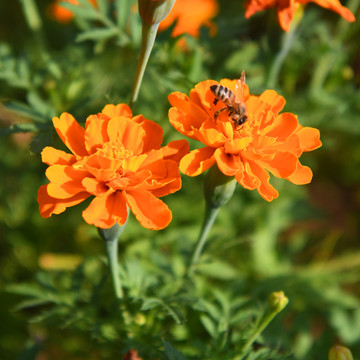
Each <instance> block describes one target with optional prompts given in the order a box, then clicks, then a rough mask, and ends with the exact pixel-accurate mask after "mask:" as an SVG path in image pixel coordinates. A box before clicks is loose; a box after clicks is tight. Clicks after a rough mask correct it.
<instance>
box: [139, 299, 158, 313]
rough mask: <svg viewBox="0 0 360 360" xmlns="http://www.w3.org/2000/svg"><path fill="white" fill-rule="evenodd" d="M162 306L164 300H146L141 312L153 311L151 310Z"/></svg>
mask: <svg viewBox="0 0 360 360" xmlns="http://www.w3.org/2000/svg"><path fill="white" fill-rule="evenodd" d="M162 304H163V302H162V300H160V299H157V298H146V299H145V300H144V301H143V304H142V306H141V309H140V310H143V311H146V310H151V309H154V308H156V307H157V306H160V305H162Z"/></svg>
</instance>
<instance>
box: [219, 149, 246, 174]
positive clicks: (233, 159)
mask: <svg viewBox="0 0 360 360" xmlns="http://www.w3.org/2000/svg"><path fill="white" fill-rule="evenodd" d="M214 157H215V160H216V164H217V166H218V168H219V170H220V171H221V172H222V173H223V174H224V175H227V176H234V175H235V174H237V173H238V172H239V170H241V168H243V164H242V162H241V159H240V157H239V156H236V155H233V154H229V153H226V152H225V150H224V148H218V149H216V151H215V153H214Z"/></svg>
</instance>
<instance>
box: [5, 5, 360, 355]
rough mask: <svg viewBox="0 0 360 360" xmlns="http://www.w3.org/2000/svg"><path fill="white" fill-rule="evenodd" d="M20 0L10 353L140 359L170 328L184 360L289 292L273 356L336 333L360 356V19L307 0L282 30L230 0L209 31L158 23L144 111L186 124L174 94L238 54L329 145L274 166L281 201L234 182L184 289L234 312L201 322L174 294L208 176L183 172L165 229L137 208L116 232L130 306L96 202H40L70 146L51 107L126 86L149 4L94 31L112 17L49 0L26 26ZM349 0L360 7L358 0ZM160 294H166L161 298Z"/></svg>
mask: <svg viewBox="0 0 360 360" xmlns="http://www.w3.org/2000/svg"><path fill="white" fill-rule="evenodd" d="M24 2H26V0H24V1H23V2H22V1H1V2H0V102H1V104H2V105H1V107H0V125H1V142H0V151H1V157H0V174H1V182H0V198H1V201H0V264H1V272H0V305H1V306H0V319H1V321H0V359H1V360H3V359H4V360H7V359H37V360H43V359H108V358H115V357H116V358H121V357H122V356H123V355H124V354H125V352H126V351H127V350H128V349H130V348H137V349H139V351H140V355H141V356H142V357H143V359H144V360H146V359H158V358H159V359H162V358H164V359H166V357H164V355H163V353H161V351H160V350H157V349H163V347H164V345H163V344H162V343H161V340H160V338H161V337H162V338H163V339H165V340H166V341H169V342H170V343H172V344H173V345H174V346H175V347H176V348H178V349H181V351H183V352H184V353H186V354H187V355H188V356H189V358H192V357H191V356H192V355H193V356H194V358H199V359H216V358H218V359H233V358H235V357H231V356H233V355H232V354H231V351H230V350H231V344H230V345H228V344H225V345H224V344H223V342H224V339H223V338H221V336H223V332H222V327H221V326H222V325H221V324H223V322H224V316H225V315H224V314H225V313H226V314H227V315H226V316H227V317H229V318H234V317H235V315H236V316H237V321H238V322H237V323H236V325H234V329H233V330H232V331H233V333H234V334H235V335H234V337H233V340H232V341H233V343H235V342H236V341H237V340H236V339H237V337H236V334H237V333H241V331H243V332H245V333H246V328H247V326H248V325H249V324H251V323H252V321H253V320H254V318H256V316H257V314H258V313H259V312H261V309H262V308H263V305H264V304H265V303H266V298H267V296H268V294H269V293H270V292H272V291H277V290H283V291H284V292H285V294H286V295H287V296H288V297H289V299H290V303H289V305H288V307H287V308H286V309H285V310H284V311H283V312H282V313H281V314H280V315H279V316H278V317H277V318H276V319H275V320H274V321H273V323H272V324H271V325H270V327H269V328H268V329H267V330H266V331H265V332H264V333H263V334H262V336H261V338H260V339H258V343H257V346H258V348H259V349H260V350H259V351H262V349H263V348H268V349H273V350H274V351H275V353H276V354H275V353H274V354H273V353H267V355H264V356H265V357H263V358H264V359H275V358H281V359H285V358H287V359H292V358H294V359H303V360H315V359H316V360H318V359H327V353H328V351H329V348H330V347H331V346H332V345H334V344H337V343H340V344H343V345H345V346H347V347H349V348H350V349H351V350H352V352H353V355H354V357H355V359H360V357H359V356H360V282H359V278H360V246H359V241H360V47H359V45H360V40H359V39H360V23H359V21H356V22H355V23H351V24H350V23H347V22H346V21H344V20H343V19H342V18H340V17H339V16H338V15H337V14H335V13H333V12H330V11H328V10H325V9H323V8H320V7H318V6H316V5H314V4H309V5H308V6H307V7H306V9H305V10H304V13H303V15H302V18H301V20H300V22H299V24H298V25H297V27H296V29H294V30H293V31H291V32H290V33H284V32H283V31H282V30H281V29H280V27H279V25H278V23H277V18H276V12H275V10H274V9H270V10H268V11H265V12H262V13H259V14H257V15H255V16H253V17H252V18H251V19H249V20H246V19H245V18H244V10H243V3H242V2H239V1H237V0H232V1H225V0H220V1H219V14H218V15H217V16H216V17H215V18H214V19H213V21H214V22H215V23H216V24H217V28H218V31H217V34H216V35H215V36H214V37H211V36H210V35H209V31H208V29H206V28H202V29H201V34H200V37H199V38H192V37H190V36H187V35H184V36H183V37H184V38H185V39H186V49H184V48H182V47H180V46H179V44H178V39H177V38H172V37H170V34H171V29H168V30H166V31H164V32H161V33H159V35H158V38H157V41H156V44H155V47H154V49H153V53H152V55H151V58H150V62H149V65H148V68H147V70H146V73H145V77H144V81H143V85H142V88H141V91H140V96H139V99H138V102H137V104H136V106H135V110H134V112H135V113H136V114H138V113H142V114H144V116H145V117H147V118H149V119H152V120H154V121H156V122H158V123H160V124H161V125H162V126H163V128H164V143H167V142H169V141H170V140H174V139H180V138H182V137H181V135H180V134H178V133H176V132H175V131H174V130H173V129H172V128H171V126H170V125H169V123H168V118H167V111H168V109H169V107H170V106H169V103H168V101H167V96H168V94H169V93H170V92H172V91H182V92H185V93H188V92H189V90H190V89H191V88H192V87H193V86H194V85H195V84H196V83H198V82H200V81H203V80H206V79H215V80H220V79H221V78H225V77H228V78H232V79H234V78H238V77H239V74H240V72H241V71H242V70H243V69H245V71H246V75H247V83H248V85H249V87H250V91H251V93H254V94H260V93H261V92H263V91H264V90H265V89H268V88H273V89H275V90H276V91H278V92H279V94H281V95H283V96H284V97H285V99H286V101H287V103H286V106H285V109H284V111H289V112H292V113H294V114H297V115H298V117H299V121H300V123H301V124H302V125H303V126H311V127H316V128H318V129H319V130H320V133H321V140H322V142H323V146H322V147H321V148H320V149H318V150H316V151H314V152H311V153H307V154H304V155H303V156H302V158H301V160H302V163H304V164H306V165H309V166H310V167H311V168H312V170H313V173H314V179H313V181H312V183H311V184H309V185H306V186H296V185H294V184H291V183H288V182H286V181H285V180H278V179H272V183H273V184H274V186H275V187H276V188H277V189H278V190H279V193H280V196H279V198H278V199H276V200H274V201H273V202H272V203H267V202H266V201H265V200H263V199H262V198H261V197H260V196H259V195H258V194H257V192H255V191H252V192H251V191H248V190H245V189H242V188H240V187H238V188H237V191H236V192H235V195H234V197H233V198H232V200H231V201H230V203H229V204H228V205H227V206H226V207H224V208H223V209H222V210H221V211H220V214H219V217H218V219H217V221H216V223H215V226H214V228H213V229H212V232H211V234H210V239H209V243H208V245H207V248H206V250H205V255H204V258H205V263H204V265H203V266H202V267H201V269H200V270H201V271H200V274H199V276H198V277H197V278H196V285H195V286H194V285H193V286H194V288H191V287H189V288H188V289H187V290H188V292H190V293H191V291H192V289H193V295H194V296H197V297H199V298H201V299H202V300H204V301H211V302H212V308H213V309H217V308H219V309H222V311H223V312H222V311H220V310H218V311H215V310H214V311H212V312H211V311H208V313H207V312H206V309H205V310H204V308H203V309H202V310H201V311H203V314H205V315H206V314H208V316H207V317H208V319H207V320H204V319H205V318H204V316H205V315H204V316H203V317H202V320H200V321H199V320H198V319H197V317H196V316H195V315H194V313H195V311H196V307H191V306H190V305H189V304H188V303H186V302H185V303H181V301H180V300H169V299H170V298H171V299H173V298H176V296H175V295H176V294H177V292H176V279H179V277H180V275H179V274H181V273H182V272H183V269H184V267H185V266H186V264H187V262H188V259H189V257H190V256H191V252H192V249H193V247H194V245H195V241H196V237H197V234H198V231H199V230H200V225H201V221H202V215H201V214H202V213H203V207H204V203H203V197H202V182H203V179H202V177H201V176H200V177H196V178H187V177H185V176H184V177H183V188H182V189H181V191H180V192H178V193H176V194H173V195H171V196H168V197H167V198H165V199H164V200H165V202H166V203H167V204H168V205H169V207H170V208H171V210H172V211H173V221H172V223H171V225H170V226H169V227H168V228H167V229H165V230H163V231H159V232H154V231H150V230H146V229H143V228H141V226H140V225H139V223H138V222H137V221H136V220H135V219H134V217H132V216H131V217H130V220H129V223H128V225H127V228H126V230H125V232H124V234H123V236H122V238H121V242H120V261H121V263H122V264H123V266H124V268H125V270H126V274H127V275H126V276H127V277H126V276H125V275H124V276H125V278H126V279H127V280H126V281H125V287H126V288H127V291H128V293H129V294H130V295H131V296H130V300H129V303H128V307H129V308H128V309H127V311H125V312H124V311H123V310H122V309H119V308H118V307H117V306H116V303H115V300H114V298H113V294H112V288H111V281H110V279H109V277H108V275H107V268H106V264H105V259H104V246H103V243H102V242H101V240H100V239H99V238H98V236H97V232H96V229H95V228H94V227H91V226H89V225H87V224H86V223H85V222H84V221H83V220H82V218H81V211H82V210H83V209H84V208H85V205H84V204H82V205H79V206H77V207H75V208H71V209H68V210H67V211H66V212H65V213H63V214H61V215H58V216H53V217H51V218H50V219H46V220H44V219H42V218H41V217H40V215H39V212H38V205H37V202H36V196H37V189H38V188H39V186H40V185H41V184H44V183H46V178H45V175H44V172H45V169H46V166H45V165H44V164H42V163H41V158H40V152H41V149H42V148H43V147H44V146H46V145H50V144H53V145H54V146H57V147H59V146H61V145H60V141H59V139H57V137H56V136H55V132H54V130H53V129H52V125H51V121H50V120H51V118H52V117H53V116H57V115H59V114H60V113H61V112H63V111H67V112H70V113H72V114H73V115H74V116H75V117H76V118H77V119H78V121H80V122H81V121H84V120H85V118H86V117H87V116H88V115H89V114H92V113H97V112H99V111H101V109H102V108H103V107H104V106H105V105H106V104H107V103H115V104H116V103H121V102H125V103H126V102H128V100H129V95H130V89H131V85H132V81H133V77H134V74H135V69H136V64H137V58H138V52H139V47H140V40H141V21H140V18H139V16H138V15H137V13H136V12H134V11H133V10H132V9H133V7H131V6H130V5H132V6H134V5H136V1H135V2H131V1H130V2H129V1H121V0H119V1H115V3H116V6H118V7H117V8H116V9H117V12H116V11H114V8H113V7H112V8H109V9H108V11H107V15H108V17H107V19H110V20H111V21H112V22H113V24H115V25H116V24H117V26H118V28H119V29H120V30H119V32H118V33H111V32H108V33H96V32H95V33H91V30H94V29H95V30H96V29H108V28H110V25H109V22H106V20H104V19H98V18H96V19H94V18H91V17H86V16H85V15H84V14H83V13H81V11H80V10H79V14H78V16H77V17H76V20H75V21H73V22H70V23H68V24H60V23H58V22H56V21H55V20H54V19H52V18H51V17H50V16H49V10H48V6H49V4H50V1H46V0H38V1H36V5H37V7H38V8H39V13H40V17H41V21H42V28H41V29H40V30H39V31H31V30H30V29H29V25H28V23H27V21H26V19H25V16H24V12H23V6H22V4H23V3H24ZM130 3H132V4H130ZM343 5H345V6H347V7H348V8H350V9H351V10H352V11H353V12H354V14H355V16H356V15H357V17H359V15H360V12H359V0H350V1H348V2H347V3H343ZM112 6H114V4H112ZM121 6H123V7H121ZM120 9H122V11H124V12H125V14H126V15H127V16H122V15H121V16H120V15H119V10H120ZM121 14H122V13H121ZM105 19H106V18H105ZM9 109H10V110H12V111H9ZM18 130H21V131H20V132H18ZM190 144H191V148H192V149H193V148H195V147H198V146H199V144H196V143H195V142H191V143H190ZM59 255H61V256H64V255H65V258H64V257H62V258H61V257H60V258H59V257H57V256H59ZM54 259H55V260H54ZM57 264H58V265H57ZM79 264H80V265H79ZM172 286H173V287H172ZM194 289H195V290H194ZM177 290H178V289H177ZM154 297H157V298H161V299H162V300H163V303H162V304H161V306H159V307H155V305H149V299H153V298H154ZM164 299H167V301H169V302H168V303H167V302H166V301H165V300H164ZM177 301H178V303H177ZM187 301H188V299H187ZM242 301H243V302H244V303H246V306H245V307H244V308H243V305H242V304H243V303H242ZM144 304H145V305H144ZM146 304H147V305H146ZM164 304H167V306H168V305H169V304H171V306H170V307H169V306H168V307H166V306H165V305H164ZM174 304H175V305H174ZM146 306H148V308H146ZM205 308H206V306H205ZM141 309H143V310H144V309H148V310H147V311H140V310H141ZM174 309H175V310H176V311H175V310H174ZM238 309H242V311H238ZM225 310H226V311H225ZM171 311H174V313H175V315H174V314H171ZM177 311H178V312H177ZM124 313H126V314H127V313H129V315H128V316H129V318H131V319H132V320H131V321H130V320H129V321H128V322H127V321H126V316H127V315H126V314H125V315H124ZM169 314H170V315H169ZM209 314H212V316H210V315H209ZM215 314H217V315H218V318H216V315H215ZM220 315H221V316H220ZM182 317H183V318H182ZM144 319H146V320H144ZM156 319H158V321H159V322H158V323H157V320H156ZM177 319H178V320H179V321H178V323H177V322H176V320H177ZM181 320H184V321H185V323H184V324H183V325H180V323H181ZM144 323H145V324H144ZM211 324H212V325H211ZM220 325H221V326H220ZM224 326H225V325H224ZM224 329H227V330H229V328H227V327H226V326H225V328H224ZM194 339H196V341H194ZM220 343H221V346H223V347H221V346H220V345H219V344H220ZM229 343H231V341H230V340H229ZM226 346H229V349H230V350H229V351H228V352H227V351H226V350H223V349H227V348H226ZM219 349H222V350H221V351H223V353H222V355H221V354H220V350H219ZM255 350H257V349H255ZM255 350H254V351H255ZM157 351H160V352H157ZM199 353H201V354H202V357H201V356H200V357H196V356H195V354H197V355H198V356H199ZM257 354H259V352H257ZM252 356H253V357H249V359H257V358H259V359H260V357H256V356H259V355H256V354H255V352H254V354H253V355H252ZM168 358H170V357H168ZM174 359H175V357H174ZM179 359H182V358H181V357H179Z"/></svg>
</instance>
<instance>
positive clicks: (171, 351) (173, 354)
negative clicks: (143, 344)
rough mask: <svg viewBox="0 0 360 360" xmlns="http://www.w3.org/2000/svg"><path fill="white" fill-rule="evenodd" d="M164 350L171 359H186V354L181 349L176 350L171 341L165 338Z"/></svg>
mask: <svg viewBox="0 0 360 360" xmlns="http://www.w3.org/2000/svg"><path fill="white" fill-rule="evenodd" d="M162 342H163V345H164V351H165V354H166V356H167V358H168V359H169V360H186V359H187V358H186V356H185V355H184V354H183V353H181V352H180V351H178V350H176V349H175V348H174V347H173V346H172V345H171V344H170V343H168V342H167V341H165V340H163V339H162Z"/></svg>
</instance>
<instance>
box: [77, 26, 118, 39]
mask: <svg viewBox="0 0 360 360" xmlns="http://www.w3.org/2000/svg"><path fill="white" fill-rule="evenodd" d="M116 35H118V29H116V28H104V29H95V30H89V31H85V32H83V33H81V34H80V35H78V36H77V37H76V41H77V42H81V41H85V40H106V39H109V38H112V37H114V36H116Z"/></svg>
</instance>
